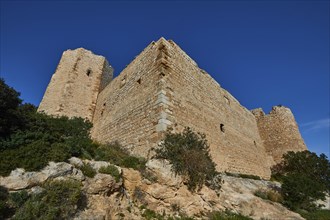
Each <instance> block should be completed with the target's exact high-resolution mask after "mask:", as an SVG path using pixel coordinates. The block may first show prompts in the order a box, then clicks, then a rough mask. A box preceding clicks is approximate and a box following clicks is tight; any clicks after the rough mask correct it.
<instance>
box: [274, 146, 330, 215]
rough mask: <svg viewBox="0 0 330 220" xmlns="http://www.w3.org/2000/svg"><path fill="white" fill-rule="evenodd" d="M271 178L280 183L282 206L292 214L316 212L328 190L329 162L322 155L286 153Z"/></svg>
mask: <svg viewBox="0 0 330 220" xmlns="http://www.w3.org/2000/svg"><path fill="white" fill-rule="evenodd" d="M272 177H273V178H274V179H277V180H279V181H281V182H282V196H283V198H284V203H283V204H284V205H286V206H287V207H288V208H290V209H291V210H298V209H305V210H309V211H312V210H315V209H317V208H318V207H316V205H315V201H317V200H319V199H321V200H324V199H325V195H326V192H329V189H330V162H329V160H327V157H326V156H325V155H324V154H321V155H320V156H317V155H316V154H315V153H312V152H310V151H301V152H288V153H286V154H285V155H283V161H282V162H281V163H279V164H277V165H275V166H273V167H272Z"/></svg>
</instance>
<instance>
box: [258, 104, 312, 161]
mask: <svg viewBox="0 0 330 220" xmlns="http://www.w3.org/2000/svg"><path fill="white" fill-rule="evenodd" d="M252 112H253V114H254V115H255V117H256V119H257V122H258V128H259V133H260V136H261V138H262V140H263V145H264V147H265V149H266V152H267V153H268V154H269V155H271V156H272V157H273V159H274V161H275V162H276V163H278V162H280V161H281V159H282V155H283V154H284V153H286V152H288V151H295V152H296V151H304V150H307V147H306V145H305V143H304V140H303V139H302V137H301V135H300V132H299V129H298V125H297V123H296V120H295V119H294V116H293V114H292V112H291V110H290V109H289V108H286V107H284V106H274V107H273V108H272V110H271V111H270V113H269V114H268V115H266V114H265V113H264V111H263V110H262V109H260V108H259V109H255V110H252Z"/></svg>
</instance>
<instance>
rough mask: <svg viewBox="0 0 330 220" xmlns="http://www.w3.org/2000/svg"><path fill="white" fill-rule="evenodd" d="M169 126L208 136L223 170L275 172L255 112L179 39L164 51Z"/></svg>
mask: <svg viewBox="0 0 330 220" xmlns="http://www.w3.org/2000/svg"><path fill="white" fill-rule="evenodd" d="M163 51H164V52H163V54H164V58H163V59H164V63H165V64H166V68H165V69H164V70H165V72H164V85H163V90H164V91H165V94H166V97H167V98H168V103H169V104H168V106H166V110H167V112H168V116H167V120H168V121H169V123H168V124H170V125H171V127H173V128H174V130H175V131H181V130H182V129H183V128H184V127H186V126H189V127H191V128H193V129H194V130H195V131H198V132H202V133H205V134H206V138H207V140H208V142H209V144H210V149H211V151H210V152H211V156H212V158H213V160H214V161H215V162H216V164H217V169H218V170H219V171H228V172H238V173H246V174H253V175H259V176H262V177H264V178H268V177H269V176H270V169H269V163H270V161H269V159H271V158H270V157H269V156H268V155H267V154H266V152H265V149H264V147H263V144H262V141H261V138H260V136H259V132H258V127H257V123H256V119H255V117H254V115H253V114H252V113H251V112H250V111H249V110H247V109H246V108H244V107H243V106H242V105H240V103H239V102H238V101H237V100H236V99H235V98H234V97H233V96H231V95H230V94H229V93H228V92H227V91H226V90H224V89H222V88H221V87H220V85H219V84H218V83H217V82H216V81H215V80H214V79H212V77H211V76H210V75H209V74H207V73H206V72H205V71H203V70H201V69H200V68H198V66H197V64H196V63H195V62H194V61H193V60H192V59H191V58H190V57H188V56H187V55H186V54H185V53H184V52H183V51H182V50H181V49H180V48H179V47H178V46H177V45H176V44H175V43H174V42H172V41H169V42H166V44H165V46H164V49H163Z"/></svg>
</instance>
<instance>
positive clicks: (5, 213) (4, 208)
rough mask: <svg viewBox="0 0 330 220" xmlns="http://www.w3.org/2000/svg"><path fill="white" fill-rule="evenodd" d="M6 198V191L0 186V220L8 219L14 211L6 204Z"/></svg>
mask: <svg viewBox="0 0 330 220" xmlns="http://www.w3.org/2000/svg"><path fill="white" fill-rule="evenodd" d="M8 198H9V192H8V189H7V188H5V187H3V186H0V219H6V218H9V217H11V216H12V215H13V214H14V209H12V208H11V207H10V206H9V204H8Z"/></svg>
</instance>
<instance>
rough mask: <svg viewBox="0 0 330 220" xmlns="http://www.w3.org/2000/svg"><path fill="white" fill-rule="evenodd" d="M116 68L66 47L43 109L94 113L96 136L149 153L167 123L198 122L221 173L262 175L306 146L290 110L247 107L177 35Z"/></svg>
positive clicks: (83, 114)
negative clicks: (176, 39)
mask: <svg viewBox="0 0 330 220" xmlns="http://www.w3.org/2000/svg"><path fill="white" fill-rule="evenodd" d="M112 72H113V69H112V67H111V66H110V65H109V64H108V62H107V61H106V59H105V58H104V57H102V56H98V55H94V54H93V53H92V52H91V51H88V50H85V49H83V48H79V49H76V50H68V51H66V52H64V53H63V56H62V58H61V61H60V63H59V65H58V68H57V70H56V71H55V73H54V75H53V77H52V79H51V82H50V84H49V86H48V88H47V90H46V93H45V95H44V98H43V100H42V102H41V104H40V106H39V109H38V110H39V111H44V112H46V113H47V114H51V115H67V116H69V117H73V116H80V117H84V118H87V119H89V120H90V121H92V123H93V128H92V132H91V136H92V138H93V139H94V140H96V141H99V142H102V143H106V142H112V141H119V142H120V143H121V144H122V145H123V146H124V147H125V148H126V149H127V150H129V151H130V152H131V153H132V154H135V155H139V156H143V157H147V158H148V157H151V156H152V154H153V153H154V152H153V151H152V150H151V149H153V148H154V147H156V146H157V145H158V144H159V142H160V141H161V140H162V138H163V137H164V132H165V131H166V130H167V129H168V128H171V129H173V131H174V132H180V131H182V130H183V129H184V127H191V128H192V129H193V130H194V131H197V132H201V133H205V134H206V137H207V140H208V143H209V144H210V153H211V156H212V158H213V160H214V161H215V163H216V164H217V170H218V171H227V172H235V173H245V174H252V175H258V176H261V177H263V178H269V177H270V166H271V165H272V164H274V160H275V161H276V162H278V161H279V160H280V158H281V156H282V154H283V153H285V152H286V151H289V150H294V151H296V150H305V149H306V146H305V144H304V142H303V140H302V138H301V136H300V133H299V130H298V126H297V124H296V122H295V120H294V117H293V115H292V113H291V111H290V109H288V108H285V107H274V108H273V110H272V111H271V112H270V113H269V114H268V115H266V114H265V113H264V112H263V110H262V109H256V110H253V111H252V112H251V111H249V110H247V109H246V108H245V107H244V106H242V105H241V104H240V103H239V101H238V100H237V99H235V98H234V97H233V96H232V95H231V94H230V93H229V92H228V91H226V90H225V89H223V88H221V86H220V84H219V83H218V82H216V81H215V80H214V79H213V78H212V77H211V76H210V75H209V74H208V73H206V72H205V71H204V70H202V69H200V68H199V67H198V65H197V63H196V62H195V61H194V60H193V59H191V58H190V57H189V56H188V55H187V54H186V53H185V52H184V51H183V50H182V49H181V48H180V47H179V46H178V45H177V44H175V43H174V41H172V40H166V39H164V38H160V39H159V40H158V41H156V42H151V43H150V44H149V45H148V46H147V47H146V48H145V49H144V50H143V51H142V52H141V53H140V54H139V55H138V56H136V57H135V59H134V60H133V61H132V62H131V63H130V64H129V65H128V66H127V67H126V68H125V69H124V70H123V71H122V72H121V73H120V74H119V75H118V76H117V77H116V78H115V79H113V80H112V76H113V75H112Z"/></svg>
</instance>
